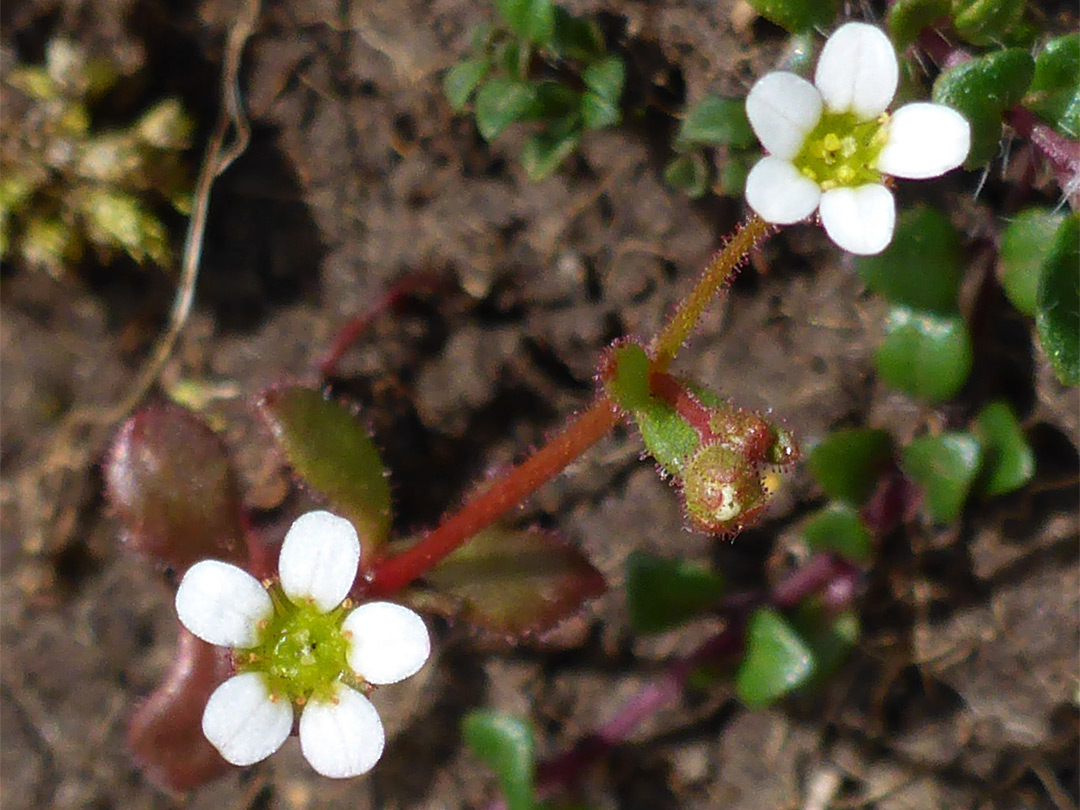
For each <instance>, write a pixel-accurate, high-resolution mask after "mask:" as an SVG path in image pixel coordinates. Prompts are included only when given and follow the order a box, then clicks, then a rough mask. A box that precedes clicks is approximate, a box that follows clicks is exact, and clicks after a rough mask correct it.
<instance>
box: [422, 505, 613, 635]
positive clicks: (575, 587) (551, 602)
mask: <svg viewBox="0 0 1080 810" xmlns="http://www.w3.org/2000/svg"><path fill="white" fill-rule="evenodd" d="M424 579H425V580H426V581H427V583H428V584H429V585H430V586H431V587H432V588H434V589H435V590H436V591H439V592H440V593H443V594H448V595H450V596H451V597H453V598H454V599H455V600H456V601H457V602H458V603H459V606H460V608H459V610H457V611H456V612H455V613H454V615H455V616H460V617H461V618H462V619H463V620H465V621H467V622H471V623H472V624H476V625H479V626H481V627H486V628H488V629H489V630H494V631H496V632H499V633H505V634H507V635H510V636H515V637H517V636H523V635H526V634H528V633H533V632H539V631H541V630H545V629H547V628H548V627H550V626H552V625H553V624H555V623H556V622H558V621H560V620H562V619H564V618H565V617H566V616H567V615H569V614H570V613H572V612H573V611H575V610H577V608H578V607H579V606H580V605H581V603H582V602H583V601H584V600H585V599H588V598H590V597H592V596H596V595H598V594H600V593H602V592H603V590H604V587H605V586H604V579H603V577H601V576H600V573H599V572H598V571H597V570H596V569H595V568H593V566H592V565H591V564H590V563H589V561H588V560H587V559H586V558H585V556H584V555H583V554H582V553H581V552H580V551H579V550H578V549H576V548H574V547H573V546H570V545H568V544H567V543H565V542H563V541H561V540H559V539H558V538H557V537H554V536H552V535H550V534H547V533H544V532H540V531H526V530H522V529H510V528H506V527H503V526H492V527H490V528H488V529H484V530H483V531H481V532H479V533H478V534H476V535H474V536H473V538H472V540H470V541H469V542H468V543H466V544H465V545H464V546H462V547H461V548H459V549H458V550H457V551H455V552H454V553H453V554H451V555H450V556H449V557H447V558H446V559H445V560H443V561H442V562H441V563H439V564H438V565H437V566H435V568H433V569H432V570H431V571H429V572H428V573H427V574H426V575H425V576H424Z"/></svg>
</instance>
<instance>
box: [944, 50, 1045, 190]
mask: <svg viewBox="0 0 1080 810" xmlns="http://www.w3.org/2000/svg"><path fill="white" fill-rule="evenodd" d="M1034 73H1035V60H1033V59H1032V58H1031V54H1029V53H1028V52H1027V51H1026V50H1025V49H1023V48H1005V49H1002V50H999V51H993V52H992V53H989V54H987V55H985V56H980V57H977V58H975V59H972V60H971V61H969V62H964V63H963V64H961V65H957V66H956V67H953V68H950V69H949V70H946V71H945V72H943V73H942V74H941V75H940V76H938V78H937V81H935V82H934V91H933V99H934V101H936V102H937V103H939V104H947V105H949V106H950V107H952V108H953V109H955V110H958V111H959V112H960V113H961V114H962V115H963V116H964V117H965V118H967V120H968V122H969V123H970V124H971V151H970V152H969V153H968V158H967V160H966V161H965V162H964V166H965V167H966V168H968V169H973V168H975V167H977V166H981V165H983V164H984V163H987V162H988V161H990V160H992V159H993V158H994V157H995V156H996V155H997V153H998V140H999V139H1000V138H1001V116H1002V115H1003V114H1004V113H1005V111H1006V110H1007V109H1009V108H1010V107H1012V106H1013V105H1014V104H1019V103H1020V101H1021V100H1022V99H1023V98H1024V94H1025V93H1026V92H1027V89H1028V87H1029V86H1030V84H1031V78H1032V76H1033V75H1034Z"/></svg>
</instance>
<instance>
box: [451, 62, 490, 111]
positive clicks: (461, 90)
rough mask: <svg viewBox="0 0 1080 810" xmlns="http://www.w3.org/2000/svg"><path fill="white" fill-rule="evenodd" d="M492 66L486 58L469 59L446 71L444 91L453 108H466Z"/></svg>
mask: <svg viewBox="0 0 1080 810" xmlns="http://www.w3.org/2000/svg"><path fill="white" fill-rule="evenodd" d="M490 68H491V64H490V63H489V62H488V60H486V59H467V60H466V61H464V62H459V63H458V64H456V65H454V66H453V67H452V68H450V69H449V70H448V71H446V76H445V77H444V78H443V92H444V93H445V94H446V98H447V99H448V100H449V102H450V106H451V107H452V108H453V109H455V110H459V111H460V110H463V109H465V105H466V104H468V103H469V99H470V98H472V94H473V91H474V90H476V86H477V85H478V84H480V82H482V81H483V80H484V77H485V76H487V74H488V70H490Z"/></svg>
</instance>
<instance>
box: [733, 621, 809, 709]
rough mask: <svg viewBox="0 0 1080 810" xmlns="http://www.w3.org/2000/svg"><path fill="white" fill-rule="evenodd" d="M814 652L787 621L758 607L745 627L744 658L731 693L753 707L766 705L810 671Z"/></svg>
mask: <svg viewBox="0 0 1080 810" xmlns="http://www.w3.org/2000/svg"><path fill="white" fill-rule="evenodd" d="M814 666H815V661H814V655H813V652H812V651H811V649H810V647H809V646H808V645H807V643H806V641H805V640H804V639H803V638H802V636H800V635H799V634H798V633H797V632H796V631H795V628H793V627H792V626H791V625H790V624H789V623H788V621H787V620H786V619H785V618H784V617H783V616H781V615H780V614H779V613H778V612H777V611H775V610H774V609H773V608H770V607H762V608H758V609H757V610H756V611H754V614H753V615H752V616H751V617H750V621H749V622H748V624H747V626H746V657H745V658H743V660H742V663H741V664H739V669H738V671H737V672H736V673H735V693H736V694H737V695H738V696H739V700H741V701H742V702H743V703H745V704H746V705H747V706H749V707H750V708H753V709H757V708H761V707H762V706H767V705H768V704H770V703H772V702H773V701H775V700H778V699H779V698H782V697H783V696H784V695H786V694H788V693H789V692H791V691H792V690H794V689H797V688H799V687H800V686H802V685H803V684H804V683H806V681H807V680H809V678H810V677H811V676H812V675H813V674H814Z"/></svg>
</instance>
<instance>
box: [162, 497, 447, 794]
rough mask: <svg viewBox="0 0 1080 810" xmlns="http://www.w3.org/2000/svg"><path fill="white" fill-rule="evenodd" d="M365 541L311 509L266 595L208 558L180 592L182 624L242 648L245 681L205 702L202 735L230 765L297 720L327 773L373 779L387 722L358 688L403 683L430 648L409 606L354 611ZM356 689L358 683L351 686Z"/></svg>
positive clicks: (264, 753) (261, 751) (238, 658)
mask: <svg viewBox="0 0 1080 810" xmlns="http://www.w3.org/2000/svg"><path fill="white" fill-rule="evenodd" d="M359 562H360V541H359V539H358V538H357V535H356V530H355V529H354V528H353V526H352V524H351V523H349V522H348V521H347V520H344V519H343V518H339V517H336V516H334V515H332V514H330V513H329V512H309V513H307V514H306V515H302V516H301V517H300V518H298V519H297V520H296V522H295V523H293V525H292V527H291V528H290V529H289V531H288V533H287V534H286V535H285V542H284V543H283V544H282V546H281V556H280V558H279V560H278V573H279V575H280V580H281V581H280V586H278V585H273V586H271V588H270V589H269V591H268V590H267V589H266V588H264V587H263V586H262V584H260V583H259V582H258V580H256V579H255V578H254V577H252V576H251V575H250V574H248V573H247V572H246V571H243V570H242V569H240V568H237V567H236V566H234V565H229V564H228V563H224V562H220V561H218V560H204V561H202V562H200V563H196V564H195V565H193V566H192V567H191V568H190V569H189V570H188V572H187V574H185V576H184V579H183V581H182V582H181V583H180V587H179V589H178V590H177V592H176V612H177V614H178V615H179V617H180V621H181V622H183V624H184V626H185V627H186V628H187V629H188V630H190V631H191V632H192V633H194V634H195V635H196V636H198V637H199V638H201V639H203V640H204V641H207V642H209V643H210V644H217V645H219V646H223V647H232V648H234V660H235V662H236V667H237V670H238V671H239V674H237V675H234V676H233V677H232V678H230V679H229V680H227V681H225V683H223V684H221V686H219V687H218V688H217V689H216V690H215V691H214V693H213V694H212V695H210V699H209V701H207V704H206V709H205V710H204V712H203V719H202V727H203V733H204V734H205V735H206V738H207V739H208V740H209V741H210V742H211V743H212V744H213V745H214V747H215V748H217V749H218V751H220V752H221V755H222V756H223V757H224V758H225V759H226V760H228V761H229V762H231V763H233V764H234V765H251V764H253V763H255V762H258V761H260V760H262V759H265V758H266V757H268V756H270V754H272V753H274V751H276V750H277V749H278V748H280V747H281V744H282V743H283V742H285V739H286V738H287V737H288V736H289V734H290V733H291V731H292V727H293V704H294V703H295V704H296V705H297V706H298V707H302V709H301V714H300V749H301V751H303V754H304V757H305V758H306V759H307V761H308V762H309V763H311V767H313V768H314V769H315V770H316V771H318V772H319V773H321V774H323V775H324V776H332V777H348V776H358V775H360V774H362V773H366V772H367V771H369V770H371V768H372V767H373V766H374V765H375V763H376V762H377V761H378V759H379V757H380V756H381V755H382V750H383V745H384V743H385V734H384V732H383V726H382V722H381V721H380V720H379V714H378V712H377V711H376V710H375V707H374V706H373V705H372V703H371V701H370V700H368V698H367V697H366V696H365V695H364V694H362V693H361V692H360V691H358V690H357V689H355V688H353V687H354V686H360V687H363V685H364V684H365V683H366V684H370V685H381V684H391V683H397V682H398V681H400V680H403V679H404V678H407V677H409V676H410V675H413V674H414V673H416V672H417V671H419V670H420V668H421V667H422V666H423V665H424V662H425V661H426V660H427V658H428V655H429V654H430V652H431V641H430V638H429V637H428V632H427V628H426V627H425V626H424V622H423V620H422V619H421V618H420V617H419V616H418V615H417V614H415V613H414V612H413V611H411V610H409V609H408V608H405V607H402V606H401V605H395V604H392V603H390V602H370V603H368V604H364V605H361V606H360V607H358V608H356V609H355V610H352V611H349V612H348V613H346V610H347V608H348V603H347V602H346V596H347V595H348V593H349V589H350V588H351V587H352V584H353V580H354V579H355V578H356V571H357V568H358V566H359ZM350 684H352V685H350Z"/></svg>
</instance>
